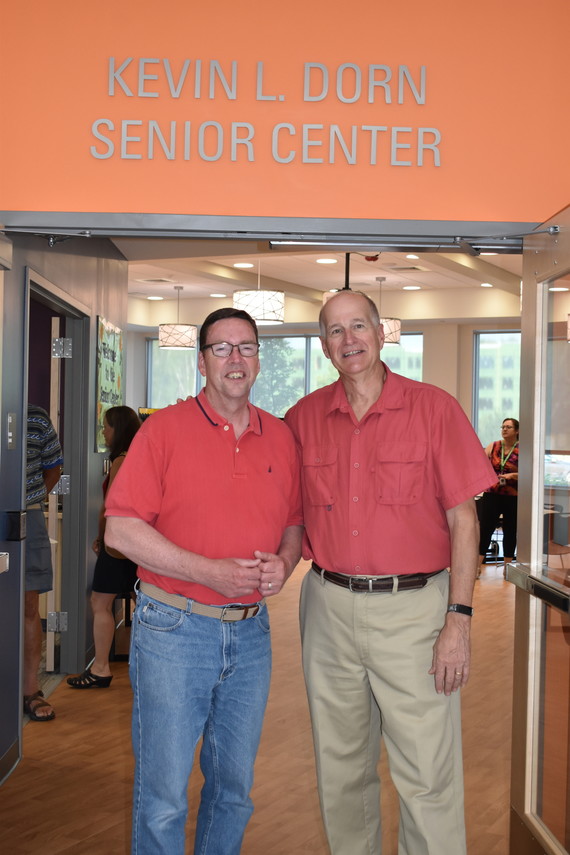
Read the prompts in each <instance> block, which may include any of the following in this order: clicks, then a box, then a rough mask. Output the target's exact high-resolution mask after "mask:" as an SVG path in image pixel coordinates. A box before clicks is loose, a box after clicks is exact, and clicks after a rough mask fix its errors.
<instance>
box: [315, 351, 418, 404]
mask: <svg viewBox="0 0 570 855" xmlns="http://www.w3.org/2000/svg"><path fill="white" fill-rule="evenodd" d="M382 366H383V368H384V371H385V372H386V379H385V380H384V385H383V387H382V392H381V393H380V395H379V397H378V398H377V400H376V402H375V403H374V404H373V405H372V406H371V407H370V410H369V411H368V412H372V413H381V412H383V411H384V410H399V409H401V408H402V407H403V406H404V392H403V384H402V379H403V378H402V377H401V376H400V375H399V374H394V373H393V372H392V371H391V370H390V369H389V368H388V366H387V365H386V363H385V362H382ZM328 388H329V390H330V391H329V396H328V404H327V410H326V411H327V415H328V414H329V413H332V412H333V411H334V410H340V412H341V413H348V412H349V410H350V404H349V403H348V399H347V397H346V392H345V390H344V386H343V384H342V380H341V379H340V378H339V379H338V380H337V381H336V382H335V383H333V384H332V385H331V386H329V387H328Z"/></svg>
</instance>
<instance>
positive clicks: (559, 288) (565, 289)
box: [548, 286, 570, 291]
mask: <svg viewBox="0 0 570 855" xmlns="http://www.w3.org/2000/svg"><path fill="white" fill-rule="evenodd" d="M548 290H549V291H568V290H570V289H569V288H563V287H562V286H559V287H556V288H549V289H548Z"/></svg>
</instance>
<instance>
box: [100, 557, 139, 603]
mask: <svg viewBox="0 0 570 855" xmlns="http://www.w3.org/2000/svg"><path fill="white" fill-rule="evenodd" d="M136 579H137V565H136V564H135V563H134V561H130V560H129V559H128V558H113V556H112V555H109V553H108V552H106V551H105V548H104V547H102V549H101V551H100V552H99V555H98V556H97V562H96V564H95V572H94V573H93V590H94V591H95V592H96V593H98V594H129V593H130V592H131V591H132V590H133V589H134V587H135V582H136Z"/></svg>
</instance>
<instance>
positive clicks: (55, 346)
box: [51, 338, 73, 359]
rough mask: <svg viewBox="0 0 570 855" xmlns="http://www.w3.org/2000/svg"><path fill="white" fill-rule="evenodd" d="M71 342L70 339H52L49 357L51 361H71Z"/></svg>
mask: <svg viewBox="0 0 570 855" xmlns="http://www.w3.org/2000/svg"><path fill="white" fill-rule="evenodd" d="M72 350H73V347H72V341H71V339H70V338H52V340H51V355H52V358H53V359H71V357H72V355H73V354H72Z"/></svg>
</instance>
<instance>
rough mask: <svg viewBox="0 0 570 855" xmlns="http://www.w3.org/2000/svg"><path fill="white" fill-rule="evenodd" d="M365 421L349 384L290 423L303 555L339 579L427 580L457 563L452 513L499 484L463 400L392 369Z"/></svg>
mask: <svg viewBox="0 0 570 855" xmlns="http://www.w3.org/2000/svg"><path fill="white" fill-rule="evenodd" d="M384 367H385V369H386V382H385V383H384V386H383V389H382V393H381V395H380V397H379V398H378V400H377V401H376V403H375V404H374V405H373V406H372V407H371V408H370V410H369V411H368V413H367V414H366V415H365V416H364V418H363V419H362V421H360V422H358V421H357V420H356V418H355V416H354V413H353V411H352V408H351V407H350V405H349V403H348V401H347V398H346V394H345V391H344V387H343V385H342V382H341V381H340V380H338V381H337V382H336V383H333V384H332V385H330V386H326V387H325V388H323V389H318V390H317V391H316V392H313V393H312V394H310V395H308V396H307V397H305V398H302V399H301V400H300V401H299V402H298V403H297V404H295V406H294V407H292V408H291V409H290V410H289V412H288V413H287V415H286V416H285V421H286V423H287V424H288V425H289V426H290V428H291V429H292V431H293V433H294V435H295V437H296V439H297V441H298V443H299V445H300V446H301V449H302V458H303V466H302V491H303V511H304V520H305V540H304V549H303V555H304V557H305V558H310V559H313V560H314V561H315V562H316V563H317V564H318V565H319V566H320V567H324V568H325V569H327V570H332V571H334V572H337V573H351V574H364V575H383V574H396V573H398V574H400V573H428V572H431V571H433V570H438V569H441V568H443V567H448V566H449V564H450V560H451V554H450V537H449V528H448V525H447V519H446V515H445V511H446V510H449V509H450V508H453V507H455V506H456V505H459V504H461V503H462V502H464V501H465V500H466V499H469V498H471V497H472V496H475V495H477V493H480V492H481V491H482V490H485V489H486V488H487V487H489V486H490V485H491V484H493V483H494V482H495V481H496V475H495V473H494V471H493V468H492V466H491V464H490V463H489V459H488V458H487V456H486V454H485V452H484V450H483V448H482V446H481V443H480V442H479V439H478V438H477V435H476V434H475V432H474V430H473V428H472V427H471V424H470V423H469V421H468V419H467V417H466V416H465V413H464V412H463V410H462V409H461V407H460V406H459V404H458V403H457V401H456V400H455V399H454V398H452V397H451V395H448V394H447V392H444V391H443V390H442V389H438V388H437V387H436V386H431V385H428V384H427V383H417V382H416V381H414V380H408V379H407V378H405V377H401V376H400V375H398V374H393V373H392V372H391V371H390V369H389V368H388V367H387V366H384Z"/></svg>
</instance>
